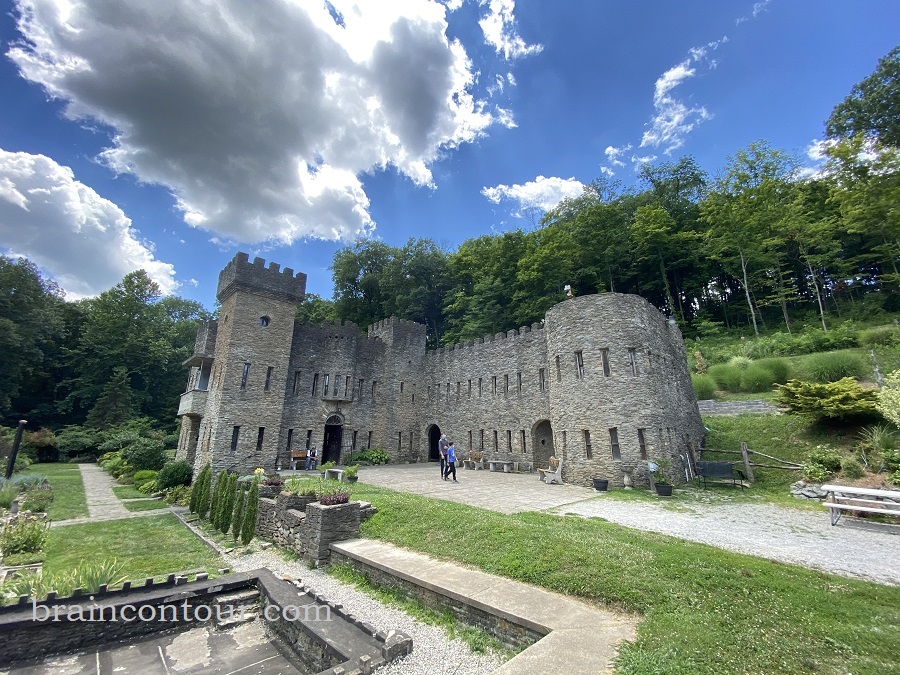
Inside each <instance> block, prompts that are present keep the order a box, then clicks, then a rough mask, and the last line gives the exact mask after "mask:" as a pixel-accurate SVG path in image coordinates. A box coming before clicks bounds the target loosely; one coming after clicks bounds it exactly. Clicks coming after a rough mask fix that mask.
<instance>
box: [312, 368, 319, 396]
mask: <svg viewBox="0 0 900 675" xmlns="http://www.w3.org/2000/svg"><path fill="white" fill-rule="evenodd" d="M318 391H319V374H318V373H316V374H315V375H313V386H312V394H311V396H315V395H316V392H318Z"/></svg>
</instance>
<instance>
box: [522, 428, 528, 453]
mask: <svg viewBox="0 0 900 675" xmlns="http://www.w3.org/2000/svg"><path fill="white" fill-rule="evenodd" d="M521 434H522V454H523V455H524V454H525V453H526V452H527V451H528V449H527V448H526V447H525V430H524V429H522V431H521Z"/></svg>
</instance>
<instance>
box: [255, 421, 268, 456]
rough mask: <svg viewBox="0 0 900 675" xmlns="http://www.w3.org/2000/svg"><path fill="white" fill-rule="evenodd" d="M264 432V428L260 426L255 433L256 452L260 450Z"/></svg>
mask: <svg viewBox="0 0 900 675" xmlns="http://www.w3.org/2000/svg"><path fill="white" fill-rule="evenodd" d="M265 434H266V428H265V427H260V428H259V432H258V433H257V434H256V452H262V446H263V436H265Z"/></svg>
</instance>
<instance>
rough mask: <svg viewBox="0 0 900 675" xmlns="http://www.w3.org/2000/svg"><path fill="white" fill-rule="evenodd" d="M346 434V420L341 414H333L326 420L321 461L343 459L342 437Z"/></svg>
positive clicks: (337, 462)
mask: <svg viewBox="0 0 900 675" xmlns="http://www.w3.org/2000/svg"><path fill="white" fill-rule="evenodd" d="M343 435H344V420H342V419H341V418H340V416H339V415H332V416H331V417H329V418H328V419H327V420H325V439H324V440H323V441H322V456H321V462H322V463H323V464H324V463H325V462H334V463H335V464H340V461H341V439H342V438H343Z"/></svg>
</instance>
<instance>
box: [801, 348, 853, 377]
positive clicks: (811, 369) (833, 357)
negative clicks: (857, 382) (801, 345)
mask: <svg viewBox="0 0 900 675" xmlns="http://www.w3.org/2000/svg"><path fill="white" fill-rule="evenodd" d="M804 366H805V367H806V371H807V373H808V374H809V378H810V379H811V380H812V381H813V382H837V381H838V380H840V379H843V378H845V377H856V378H859V377H862V376H863V375H864V374H865V372H866V363H865V361H864V360H863V359H862V357H860V356H859V355H858V354H850V353H848V352H828V353H825V354H813V355H812V356H810V357H808V358H807V359H806V361H805V363H804Z"/></svg>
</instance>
